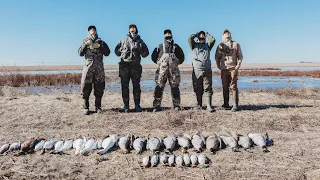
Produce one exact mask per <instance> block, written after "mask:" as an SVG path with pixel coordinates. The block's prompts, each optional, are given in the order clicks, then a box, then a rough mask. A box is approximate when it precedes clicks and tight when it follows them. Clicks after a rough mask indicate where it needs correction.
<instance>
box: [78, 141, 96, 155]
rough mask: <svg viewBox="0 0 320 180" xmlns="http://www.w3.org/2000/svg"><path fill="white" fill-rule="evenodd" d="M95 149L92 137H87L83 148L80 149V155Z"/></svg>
mask: <svg viewBox="0 0 320 180" xmlns="http://www.w3.org/2000/svg"><path fill="white" fill-rule="evenodd" d="M95 149H97V142H96V141H95V140H94V139H89V140H88V141H87V142H86V144H85V145H84V148H83V149H82V150H80V154H81V155H88V154H89V153H90V151H92V150H95Z"/></svg>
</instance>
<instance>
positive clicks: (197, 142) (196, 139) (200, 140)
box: [191, 132, 205, 153]
mask: <svg viewBox="0 0 320 180" xmlns="http://www.w3.org/2000/svg"><path fill="white" fill-rule="evenodd" d="M191 143H192V146H193V147H194V148H195V150H196V152H199V153H200V152H202V149H203V147H204V145H205V139H204V137H203V136H202V135H201V134H200V133H199V132H198V133H197V134H196V135H193V136H192V140H191Z"/></svg>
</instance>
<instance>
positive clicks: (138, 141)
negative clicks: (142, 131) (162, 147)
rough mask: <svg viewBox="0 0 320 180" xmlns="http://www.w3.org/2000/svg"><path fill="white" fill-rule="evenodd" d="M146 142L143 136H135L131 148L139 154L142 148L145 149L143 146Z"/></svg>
mask: <svg viewBox="0 0 320 180" xmlns="http://www.w3.org/2000/svg"><path fill="white" fill-rule="evenodd" d="M146 142H147V139H145V138H139V137H137V138H136V139H135V140H134V141H133V149H134V150H135V152H136V153H137V154H140V153H141V152H142V151H143V149H145V146H146Z"/></svg>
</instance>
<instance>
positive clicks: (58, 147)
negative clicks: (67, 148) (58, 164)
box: [51, 140, 64, 154]
mask: <svg viewBox="0 0 320 180" xmlns="http://www.w3.org/2000/svg"><path fill="white" fill-rule="evenodd" d="M63 143H64V142H63V140H60V141H57V142H56V143H55V144H54V149H53V151H52V152H51V153H52V154H57V153H61V151H62V147H63Z"/></svg>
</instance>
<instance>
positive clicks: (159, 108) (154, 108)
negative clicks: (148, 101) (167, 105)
mask: <svg viewBox="0 0 320 180" xmlns="http://www.w3.org/2000/svg"><path fill="white" fill-rule="evenodd" d="M158 111H161V107H160V106H155V107H153V110H152V112H158Z"/></svg>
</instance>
